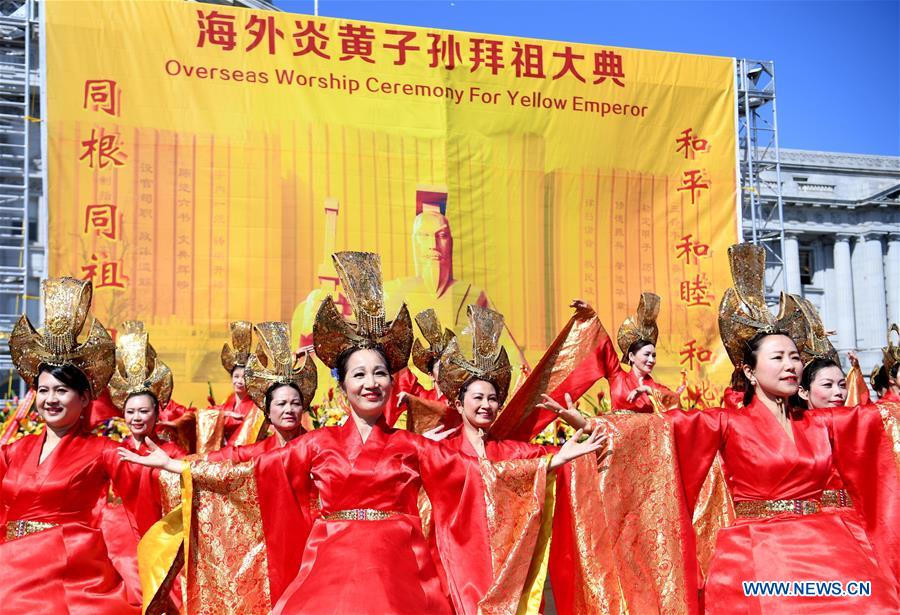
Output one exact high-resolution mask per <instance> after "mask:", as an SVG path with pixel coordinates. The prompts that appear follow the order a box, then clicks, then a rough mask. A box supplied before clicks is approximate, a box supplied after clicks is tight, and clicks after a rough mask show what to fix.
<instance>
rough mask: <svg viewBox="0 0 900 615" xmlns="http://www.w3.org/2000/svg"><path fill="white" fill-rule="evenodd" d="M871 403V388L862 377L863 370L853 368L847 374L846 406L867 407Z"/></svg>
mask: <svg viewBox="0 0 900 615" xmlns="http://www.w3.org/2000/svg"><path fill="white" fill-rule="evenodd" d="M870 403H872V399H871V397H869V387H868V385H867V384H866V379H865V377H864V376H863V375H862V370H860V369H859V367H851V368H850V371H849V372H847V400H846V401H845V402H844V405H845V406H847V407H848V408H849V407H852V406H865V405H866V404H870Z"/></svg>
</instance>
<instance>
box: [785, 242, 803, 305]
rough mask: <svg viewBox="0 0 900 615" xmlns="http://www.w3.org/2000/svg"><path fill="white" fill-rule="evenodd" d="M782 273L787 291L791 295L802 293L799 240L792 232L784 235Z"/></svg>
mask: <svg viewBox="0 0 900 615" xmlns="http://www.w3.org/2000/svg"><path fill="white" fill-rule="evenodd" d="M784 275H785V276H786V277H785V281H786V284H787V291H788V292H789V293H790V294H792V295H800V294H802V290H803V287H802V285H801V284H800V240H799V239H797V235H795V234H793V233H786V234H785V236H784Z"/></svg>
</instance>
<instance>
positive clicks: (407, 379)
mask: <svg viewBox="0 0 900 615" xmlns="http://www.w3.org/2000/svg"><path fill="white" fill-rule="evenodd" d="M416 324H417V325H418V326H419V331H421V332H422V335H423V336H424V337H425V341H426V342H427V343H428V346H425V345H424V344H422V343H421V342H420V341H419V340H418V339H416V340H415V341H413V347H412V360H413V365H415V366H416V367H417V368H418V369H419V371H421V372H422V373H423V374H430V373H431V369H429V368H430V367H431V366H433V365H434V363H435V362H436V361H438V360H439V359H440V357H441V353H442V352H444V349H445V348H446V347H447V344H448V343H449V342H450V340H451V339H453V338H454V337H455V334H454V333H453V331H451V330H450V329H443V328H441V323H440V321H439V320H438V318H437V314H435V312H434V310H432V309H428V310H424V311H422V312H419V313H418V314H416ZM400 393H406V394H407V395H412V396H414V397H418V398H419V399H424V400H427V401H435V402H437V401H442V402H444V403H445V404H448V403H449V402H448V401H447V398H446V396H444V394H443V393H441V392H440V388H439V387H438V386H433V387H432V388H430V389H426V388H425V387H424V386H422V384H421V383H420V382H419V379H418V378H416V375H415V374H414V373H413V372H412V370H410V369H409V368H408V367H404V368H403V369H401V370H400V371H399V372H398V373H397V374H396V375H395V376H394V399H393V400H391V404H390V405H389V406H388V407H387V408H385V411H384V417H385V419H387V422H388V425H391V426H393V425H394V424H395V423H396V422H397V419H398V418H399V417H400V415H401V414H402V413H403V410H404V408H403V405H402V404H398V403H397V397H398V394H400ZM455 414H456V413H452V412H450V413H447V414H446V416H445V418H444V421H446V422H445V423H444V425H445V426H446V427H455V426H457V425H459V420H458V417H457V416H455Z"/></svg>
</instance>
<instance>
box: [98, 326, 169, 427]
mask: <svg viewBox="0 0 900 615" xmlns="http://www.w3.org/2000/svg"><path fill="white" fill-rule="evenodd" d="M172 386H173V382H172V371H171V370H170V369H169V366H168V365H166V364H165V363H163V362H162V361H161V360H160V359H159V357H157V356H156V350H154V348H153V346H151V345H150V340H149V336H148V335H147V332H146V331H144V323H142V322H141V321H139V320H126V321H125V322H123V323H122V328H121V332H120V334H119V337H118V339H117V340H116V369H115V371H114V372H113V375H112V378H110V380H109V396H110V398H111V399H112V402H113V404H115V406H116V407H117V408H119V409H120V410H123V409H124V408H125V402H126V401H128V398H129V397H130V396H131V395H137V394H139V393H150V394H152V395H153V396H154V397H155V398H156V401H157V402H159V409H160V410H161V409H163V408H165V407H166V405H167V404H168V403H169V399H170V398H171V397H172Z"/></svg>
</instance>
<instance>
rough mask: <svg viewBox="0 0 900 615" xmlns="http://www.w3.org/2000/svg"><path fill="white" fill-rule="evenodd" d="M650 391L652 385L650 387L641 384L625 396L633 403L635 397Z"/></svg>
mask: <svg viewBox="0 0 900 615" xmlns="http://www.w3.org/2000/svg"><path fill="white" fill-rule="evenodd" d="M650 391H651V389H650V387H648V386H647V385H646V384H642V385H641V386H639V387H637V388H636V389H635V390H633V391H632V392H631V393H629V394H628V397H626V398H625V401H627V402H628V403H631V402H633V401H634V400H635V399H637V397H638V395H641V394H643V393H646V394H648V395H649V394H650Z"/></svg>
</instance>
